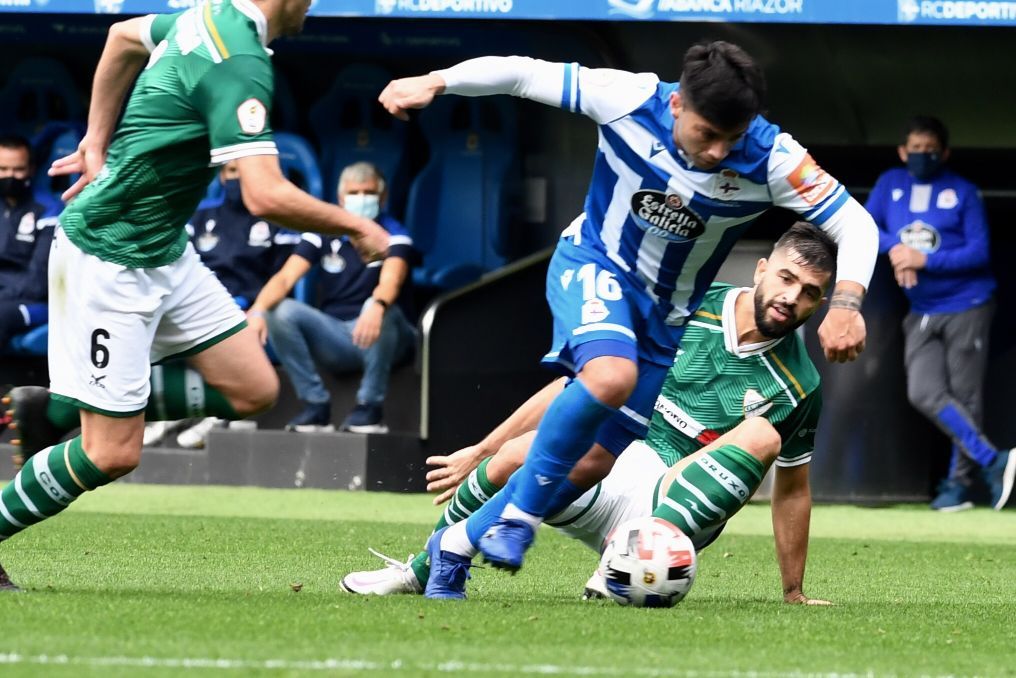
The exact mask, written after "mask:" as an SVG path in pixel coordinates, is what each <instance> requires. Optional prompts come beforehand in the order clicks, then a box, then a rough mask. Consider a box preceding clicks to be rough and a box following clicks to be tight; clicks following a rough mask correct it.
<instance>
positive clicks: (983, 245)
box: [925, 184, 990, 273]
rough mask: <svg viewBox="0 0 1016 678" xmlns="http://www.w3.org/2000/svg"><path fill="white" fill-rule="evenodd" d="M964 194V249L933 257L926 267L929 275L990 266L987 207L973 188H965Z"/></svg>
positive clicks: (943, 250)
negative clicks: (985, 207) (985, 212)
mask: <svg viewBox="0 0 1016 678" xmlns="http://www.w3.org/2000/svg"><path fill="white" fill-rule="evenodd" d="M962 192H963V235H964V237H963V246H962V247H956V248H952V249H948V250H947V249H940V250H939V251H937V252H932V253H931V254H929V255H928V261H927V263H926V264H925V268H926V269H927V270H928V271H931V272H941V273H959V272H963V271H973V270H977V269H980V268H985V267H987V266H988V263H989V261H990V257H989V254H988V249H989V238H988V219H987V217H986V216H985V214H984V203H983V202H981V197H980V196H979V195H977V189H975V188H974V187H973V186H972V185H969V184H967V185H964V186H963V187H962Z"/></svg>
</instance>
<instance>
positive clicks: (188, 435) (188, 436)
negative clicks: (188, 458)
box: [176, 417, 223, 450]
mask: <svg viewBox="0 0 1016 678" xmlns="http://www.w3.org/2000/svg"><path fill="white" fill-rule="evenodd" d="M222 421H223V420H222V419H219V418H218V417H205V418H204V419H202V420H201V421H199V422H198V423H196V424H194V425H193V426H191V427H190V428H189V429H187V430H186V431H184V432H183V433H181V434H180V435H178V436H177V437H176V444H177V445H179V446H180V447H185V448H187V449H188V450H198V449H201V448H203V447H204V446H205V438H207V437H208V432H209V431H211V430H212V429H213V428H215V427H216V426H218V425H219V424H221V423H222Z"/></svg>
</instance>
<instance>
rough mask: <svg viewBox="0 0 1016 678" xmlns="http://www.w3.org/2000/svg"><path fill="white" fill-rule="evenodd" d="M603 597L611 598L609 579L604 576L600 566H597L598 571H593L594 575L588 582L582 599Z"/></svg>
mask: <svg viewBox="0 0 1016 678" xmlns="http://www.w3.org/2000/svg"><path fill="white" fill-rule="evenodd" d="M602 598H610V593H608V592H607V580H606V579H604V578H603V573H601V572H600V568H596V572H593V576H591V577H590V578H589V581H587V582H586V588H585V590H584V591H583V592H582V600H600V599H602Z"/></svg>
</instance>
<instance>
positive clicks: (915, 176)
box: [867, 116, 1016, 511]
mask: <svg viewBox="0 0 1016 678" xmlns="http://www.w3.org/2000/svg"><path fill="white" fill-rule="evenodd" d="M898 153H899V157H900V160H901V161H903V163H904V164H905V165H906V167H905V168H902V167H899V168H894V169H891V170H889V171H887V172H885V173H884V174H883V175H882V176H880V177H879V178H878V181H877V182H876V183H875V187H874V188H873V189H872V192H871V196H870V197H869V198H868V204H867V208H868V211H869V212H871V215H872V216H873V217H874V218H875V221H876V222H877V223H878V227H879V250H880V251H881V252H884V253H887V254H888V255H889V260H890V262H891V263H892V266H893V272H894V274H895V276H896V282H897V283H898V284H899V286H900V287H901V288H902V289H903V291H904V293H905V294H906V296H907V298H908V299H909V300H910V312H909V313H908V314H907V316H906V318H905V319H904V321H903V332H904V341H905V361H906V370H907V394H908V397H909V399H910V402H911V404H913V406H914V407H916V408H917V409H918V410H919V411H920V412H921V413H923V414H924V415H925V416H926V417H927V418H928V419H929V420H931V421H932V422H933V423H934V424H935V425H936V426H938V428H939V429H941V430H942V431H943V432H944V433H945V434H946V435H948V436H949V437H950V438H951V439H952V442H953V450H954V453H953V460H952V464H951V467H950V471H949V476H948V477H947V478H946V479H945V480H944V481H943V482H942V483H941V485H940V486H939V490H938V495H937V496H936V497H935V499H934V501H933V502H932V503H931V507H932V508H934V509H937V510H939V511H961V510H963V509H967V508H971V507H972V506H973V505H974V503H975V501H974V500H975V498H976V492H977V487H978V485H979V481H980V479H981V478H982V477H983V478H984V480H985V481H986V482H987V484H988V488H989V491H990V500H991V504H992V505H993V506H994V507H995V508H996V509H1001V508H1002V507H1003V506H1004V505H1005V504H1006V502H1007V501H1008V499H1009V495H1010V494H1011V491H1012V484H1013V473H1014V471H1016V455H1013V454H1011V453H1010V451H1007V450H999V449H997V448H996V447H994V446H993V445H992V444H991V443H990V442H988V440H987V438H985V436H984V434H983V433H982V431H981V416H982V406H981V403H982V386H983V382H984V373H985V368H986V365H987V358H988V331H989V329H990V326H991V319H992V315H993V313H994V310H995V302H994V292H995V279H994V277H993V276H992V273H991V268H990V266H989V254H988V224H987V220H986V218H985V213H984V206H983V205H982V203H981V199H980V197H979V196H978V193H977V188H976V187H975V186H974V185H973V184H971V183H970V182H969V181H967V180H965V179H963V178H962V177H960V176H958V175H957V174H954V173H953V172H951V171H950V170H949V169H947V168H946V167H945V163H946V161H947V160H948V159H949V132H948V130H947V129H946V127H945V125H944V124H942V122H941V121H940V120H938V119H937V118H933V117H930V116H917V117H915V118H913V119H912V120H911V121H910V123H909V124H908V125H907V128H906V135H905V137H904V141H903V145H901V146H900V147H899V148H898Z"/></svg>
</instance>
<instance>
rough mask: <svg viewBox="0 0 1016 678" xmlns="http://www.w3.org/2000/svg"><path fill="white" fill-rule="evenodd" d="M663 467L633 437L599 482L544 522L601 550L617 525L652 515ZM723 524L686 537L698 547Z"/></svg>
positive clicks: (656, 456)
mask: <svg viewBox="0 0 1016 678" xmlns="http://www.w3.org/2000/svg"><path fill="white" fill-rule="evenodd" d="M667 470H668V467H667V465H666V464H665V463H664V462H663V460H662V459H660V456H659V455H658V454H656V452H654V451H653V449H652V448H651V447H649V446H648V445H647V444H646V443H645V442H643V441H641V440H636V441H635V442H633V443H632V444H631V445H629V446H628V447H626V448H625V450H624V452H623V453H621V455H620V456H619V457H618V458H617V461H616V462H615V463H614V468H612V469H611V470H610V473H609V474H608V475H607V477H606V478H604V479H603V481H602V482H600V483H599V484H598V485H596V486H595V487H593V488H592V489H590V490H588V491H587V492H586V493H585V494H583V495H582V496H581V497H579V498H578V499H576V500H575V501H574V502H573V503H572V504H571V505H569V506H568V507H567V508H565V509H564V510H563V511H561V512H560V513H558V514H556V515H553V516H550V517H549V518H547V521H546V522H547V524H548V525H550V526H552V527H556V528H558V529H559V530H561V532H563V533H564V534H566V535H568V536H569V537H571V538H573V539H578V540H579V541H581V542H582V543H583V544H585V545H586V546H588V547H589V548H591V549H593V550H594V551H596V552H597V553H602V552H603V547H604V545H605V544H606V542H607V539H608V538H609V537H610V535H611V534H612V533H613V532H614V529H615V528H616V527H617V526H618V525H620V524H621V523H624V522H627V521H629V520H634V519H635V518H644V517H646V516H650V515H652V514H653V507H654V506H656V504H657V501H656V497H655V496H653V495H655V494H656V492H657V491H658V490H660V480H661V479H662V478H663V475H664V474H665V473H666V472H667ZM662 491H664V492H665V491H666V488H663V490H662ZM723 526H724V525H723V523H720V524H719V525H716V526H714V527H712V528H710V529H708V530H704V531H702V532H699V533H697V534H690V535H688V536H689V537H690V538H691V540H692V543H693V544H695V548H696V549H702V548H704V547H705V546H708V545H709V544H710V543H712V541H713V539H715V536H716V535H717V533H718V532H720V531H721V530H722V529H723Z"/></svg>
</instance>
